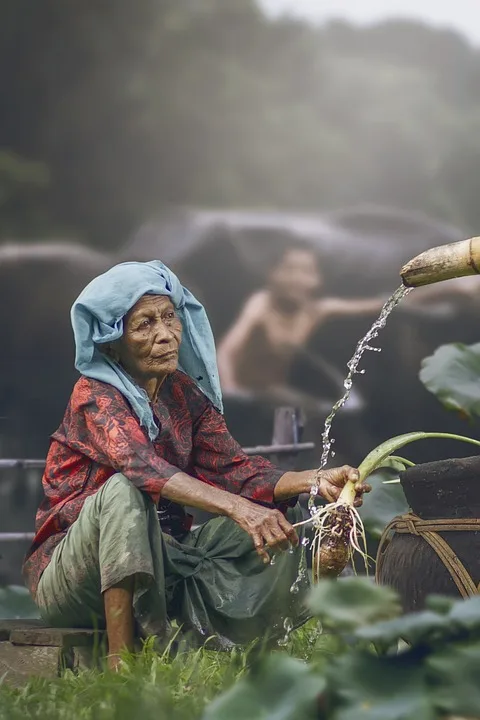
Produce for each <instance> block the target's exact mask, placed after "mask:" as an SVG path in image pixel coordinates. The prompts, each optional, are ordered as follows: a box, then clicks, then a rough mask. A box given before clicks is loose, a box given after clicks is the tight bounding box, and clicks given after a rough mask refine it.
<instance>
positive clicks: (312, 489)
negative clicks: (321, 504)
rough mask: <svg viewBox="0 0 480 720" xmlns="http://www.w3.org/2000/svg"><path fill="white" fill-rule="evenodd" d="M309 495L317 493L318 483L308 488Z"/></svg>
mask: <svg viewBox="0 0 480 720" xmlns="http://www.w3.org/2000/svg"><path fill="white" fill-rule="evenodd" d="M310 495H313V496H315V495H318V485H312V487H311V488H310Z"/></svg>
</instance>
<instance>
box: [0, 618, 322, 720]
mask: <svg viewBox="0 0 480 720" xmlns="http://www.w3.org/2000/svg"><path fill="white" fill-rule="evenodd" d="M330 643H331V640H330V636H326V635H325V636H323V635H322V634H321V633H320V630H319V625H318V623H317V622H316V621H310V622H309V623H307V624H306V625H305V626H304V627H302V628H300V629H299V630H296V631H295V632H293V633H292V634H291V636H290V638H289V640H288V643H287V645H285V646H284V647H281V648H280V647H279V648H278V651H281V652H288V653H290V654H291V655H294V656H296V657H299V658H301V659H304V660H313V661H314V662H318V663H321V662H324V661H325V660H326V659H327V658H328V655H329V653H330V652H334V648H333V646H331V645H330ZM274 652H275V651H274ZM261 653H262V650H261V649H259V648H258V647H252V648H250V649H249V650H241V649H234V650H232V651H230V652H227V653H219V652H214V651H211V650H208V646H207V647H206V648H202V649H200V650H196V651H185V652H180V653H178V654H177V655H176V656H175V657H168V656H167V655H164V656H159V655H157V654H156V653H155V652H154V651H153V650H152V648H151V646H150V645H149V644H148V643H147V644H146V645H145V647H144V648H143V651H142V653H140V654H139V655H138V656H136V657H133V656H131V657H125V661H124V666H123V668H122V670H121V671H120V672H119V673H111V672H108V671H105V672H99V671H83V672H80V673H79V674H78V675H74V674H73V673H72V672H67V673H66V674H65V675H64V676H63V677H62V678H56V679H52V680H46V679H40V678H35V679H32V680H31V681H30V682H29V683H28V685H26V686H25V687H23V688H22V689H19V690H17V689H13V688H11V687H8V686H7V685H6V684H2V685H0V719H1V720H26V719H30V718H32V719H35V720H136V719H137V718H139V720H153V719H154V718H155V720H197V719H199V718H201V717H202V714H203V709H204V708H205V706H206V705H207V704H208V702H209V701H210V700H212V699H213V698H214V697H216V696H217V695H218V694H219V693H220V692H221V691H223V690H226V689H227V688H228V687H230V686H231V685H232V684H233V683H234V682H235V681H236V680H237V679H239V678H240V677H242V676H243V675H244V674H245V673H246V671H247V670H248V668H249V666H250V665H251V664H252V662H254V661H255V659H256V658H257V657H258V655H259V654H261Z"/></svg>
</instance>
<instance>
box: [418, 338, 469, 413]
mask: <svg viewBox="0 0 480 720" xmlns="http://www.w3.org/2000/svg"><path fill="white" fill-rule="evenodd" d="M479 376H480V343H477V344H475V345H463V344H462V343H451V344H448V345H442V346H441V347H439V348H437V350H435V352H434V353H433V355H431V356H430V357H427V358H425V359H424V360H423V362H422V369H421V370H420V380H421V381H422V383H423V384H424V385H425V387H426V388H427V390H429V391H430V392H431V393H433V394H434V395H435V396H436V397H437V398H438V399H439V400H440V402H441V403H442V404H443V405H444V406H445V407H446V408H447V409H448V410H454V411H457V412H460V413H462V414H463V415H465V416H467V417H468V418H472V417H473V416H475V415H476V416H478V415H480V389H479V383H478V378H479Z"/></svg>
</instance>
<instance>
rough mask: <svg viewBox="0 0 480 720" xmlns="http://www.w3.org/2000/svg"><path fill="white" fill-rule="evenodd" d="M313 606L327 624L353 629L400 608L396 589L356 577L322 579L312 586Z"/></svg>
mask: <svg viewBox="0 0 480 720" xmlns="http://www.w3.org/2000/svg"><path fill="white" fill-rule="evenodd" d="M309 607H310V610H311V611H312V612H313V614H314V615H315V616H316V617H318V618H319V619H320V620H321V622H322V624H323V626H324V627H333V628H336V629H338V630H342V631H353V630H355V629H357V628H359V627H362V626H363V625H365V624H366V623H369V622H373V621H374V620H379V619H385V618H389V617H395V616H396V615H398V614H399V612H400V606H399V604H398V600H397V597H396V595H395V593H394V592H393V591H392V590H390V589H389V588H385V587H377V586H376V585H374V584H373V583H372V582H370V581H368V580H367V581H365V582H364V581H363V580H359V579H358V578H354V577H350V578H344V579H343V580H342V581H341V582H336V583H332V582H330V581H329V580H321V581H320V582H318V583H317V584H316V585H315V587H314V588H313V590H312V593H311V596H310V601H309Z"/></svg>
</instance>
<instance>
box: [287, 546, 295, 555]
mask: <svg viewBox="0 0 480 720" xmlns="http://www.w3.org/2000/svg"><path fill="white" fill-rule="evenodd" d="M294 552H295V548H294V547H293V545H290V547H289V548H288V553H289V555H293V553H294Z"/></svg>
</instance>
